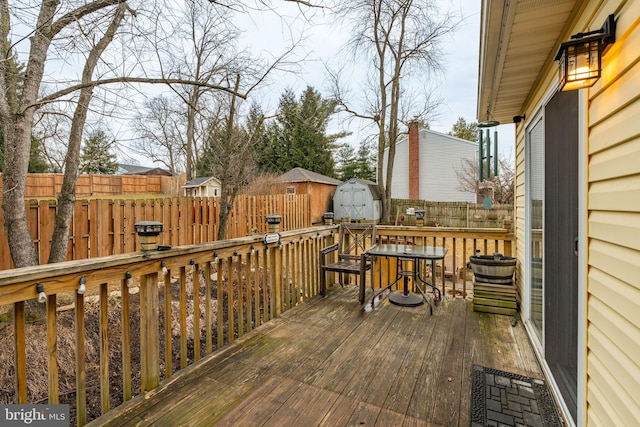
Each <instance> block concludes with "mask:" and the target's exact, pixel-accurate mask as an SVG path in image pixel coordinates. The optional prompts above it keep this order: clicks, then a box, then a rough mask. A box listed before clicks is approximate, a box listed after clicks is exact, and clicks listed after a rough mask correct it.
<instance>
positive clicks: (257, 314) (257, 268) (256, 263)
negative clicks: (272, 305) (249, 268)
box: [253, 250, 262, 328]
mask: <svg viewBox="0 0 640 427" xmlns="http://www.w3.org/2000/svg"><path fill="white" fill-rule="evenodd" d="M253 263H254V272H253V282H254V285H253V286H254V290H253V298H254V307H253V309H254V310H255V314H254V318H255V324H254V327H255V328H257V327H259V326H260V325H261V324H262V323H261V321H260V277H261V275H260V251H258V250H256V251H254V262H253Z"/></svg>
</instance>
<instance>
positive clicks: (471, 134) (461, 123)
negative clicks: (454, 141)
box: [449, 117, 478, 142]
mask: <svg viewBox="0 0 640 427" xmlns="http://www.w3.org/2000/svg"><path fill="white" fill-rule="evenodd" d="M449 135H451V136H455V137H456V138H460V139H466V140H467V141H472V142H478V124H477V123H476V122H471V123H467V121H466V120H465V119H464V118H462V117H459V118H458V121H457V122H455V123H454V124H453V129H452V130H451V132H449Z"/></svg>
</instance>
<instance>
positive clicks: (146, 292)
mask: <svg viewBox="0 0 640 427" xmlns="http://www.w3.org/2000/svg"><path fill="white" fill-rule="evenodd" d="M157 283H158V273H151V274H145V275H144V276H141V277H140V365H141V366H140V368H141V380H142V386H141V388H142V391H149V390H153V389H154V388H156V387H157V386H158V384H159V383H160V363H159V360H158V352H159V351H160V348H159V342H160V341H159V339H158V334H159V333H158V328H159V324H160V322H159V314H158V304H159V303H158V285H157Z"/></svg>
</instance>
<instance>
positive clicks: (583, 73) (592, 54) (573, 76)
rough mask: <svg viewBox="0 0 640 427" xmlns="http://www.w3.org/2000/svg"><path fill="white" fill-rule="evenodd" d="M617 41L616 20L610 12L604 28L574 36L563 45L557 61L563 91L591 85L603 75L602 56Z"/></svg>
mask: <svg viewBox="0 0 640 427" xmlns="http://www.w3.org/2000/svg"><path fill="white" fill-rule="evenodd" d="M615 41H616V20H615V18H614V16H613V15H609V16H608V17H607V20H606V21H605V23H604V24H603V25H602V28H600V29H598V30H595V31H588V32H586V33H578V34H574V35H572V36H571V40H569V41H567V42H564V43H562V44H561V45H560V49H558V53H557V54H556V57H555V60H556V61H560V62H559V66H558V71H559V78H560V88H561V89H562V90H563V91H567V90H576V89H583V88H586V87H591V86H593V84H594V83H595V82H596V81H597V80H598V79H599V78H600V73H601V71H602V55H604V53H605V52H606V50H607V48H608V47H609V46H610V45H611V44H613V43H614V42H615Z"/></svg>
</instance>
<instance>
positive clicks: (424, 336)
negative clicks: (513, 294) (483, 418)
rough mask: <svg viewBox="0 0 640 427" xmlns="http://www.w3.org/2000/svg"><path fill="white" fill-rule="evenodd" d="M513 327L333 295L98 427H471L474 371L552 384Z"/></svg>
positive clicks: (462, 305) (460, 309) (468, 311)
mask: <svg viewBox="0 0 640 427" xmlns="http://www.w3.org/2000/svg"><path fill="white" fill-rule="evenodd" d="M512 319H513V318H512V317H508V316H501V315H493V314H481V313H475V312H474V311H473V308H472V303H471V301H468V300H464V299H459V298H458V299H453V298H447V299H445V300H444V301H443V302H441V303H440V304H439V305H438V306H437V307H435V309H434V312H433V316H430V315H429V311H428V308H427V307H426V306H425V305H423V306H420V307H416V308H402V307H397V306H394V305H391V304H389V303H388V301H387V300H385V301H383V303H382V304H381V305H380V307H378V308H376V310H374V311H368V312H363V310H362V308H361V306H360V305H359V304H358V302H357V291H356V289H355V287H345V288H344V289H341V288H339V287H335V286H334V287H333V288H331V289H330V291H329V295H328V296H327V297H326V298H321V297H317V298H314V299H312V300H311V301H310V302H309V303H305V304H302V305H301V306H299V307H296V308H294V309H292V310H290V311H288V312H286V313H285V314H284V315H283V316H282V317H280V318H278V319H275V320H273V321H270V322H269V323H267V324H266V325H264V326H263V327H261V328H259V329H258V330H255V331H253V332H251V333H250V334H248V335H246V336H244V337H243V338H241V339H239V340H237V341H235V342H234V343H233V344H232V345H230V346H228V347H227V348H225V349H223V350H222V351H220V352H218V353H215V354H213V355H211V356H210V357H208V358H206V359H204V360H202V361H201V362H199V363H197V364H194V365H193V366H191V367H189V368H187V369H185V370H183V371H181V372H179V373H178V374H176V375H174V376H173V377H172V378H171V379H169V380H168V381H167V382H165V383H164V384H161V385H160V387H158V388H157V389H155V390H153V391H151V392H149V393H147V394H146V395H143V396H138V397H136V398H134V399H133V400H132V401H130V402H128V403H127V404H125V405H123V406H121V407H119V408H116V409H114V410H112V411H111V412H109V413H107V414H106V415H105V416H103V417H101V418H99V419H97V420H95V421H94V422H93V423H92V425H101V426H103V425H105V426H120V425H123V426H125V425H126V426H130V425H151V424H153V425H160V426H211V425H213V424H215V425H216V426H254V425H255V426H258V425H259V426H287V425H291V426H294V425H295V426H316V425H326V426H343V425H344V426H346V425H379V426H390V425H394V426H401V425H405V426H433V425H444V426H455V425H459V426H468V425H469V410H470V398H471V392H470V390H471V369H472V365H474V364H479V365H483V366H487V367H491V368H495V369H500V370H505V371H509V372H514V373H518V374H522V375H527V376H532V377H538V378H542V373H541V370H540V367H539V365H538V363H537V360H536V358H535V355H534V353H533V350H532V348H531V345H530V343H529V341H528V339H527V337H526V332H525V330H524V328H523V325H522V324H521V323H518V324H517V325H516V326H515V327H513V326H512V325H511V321H512Z"/></svg>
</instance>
